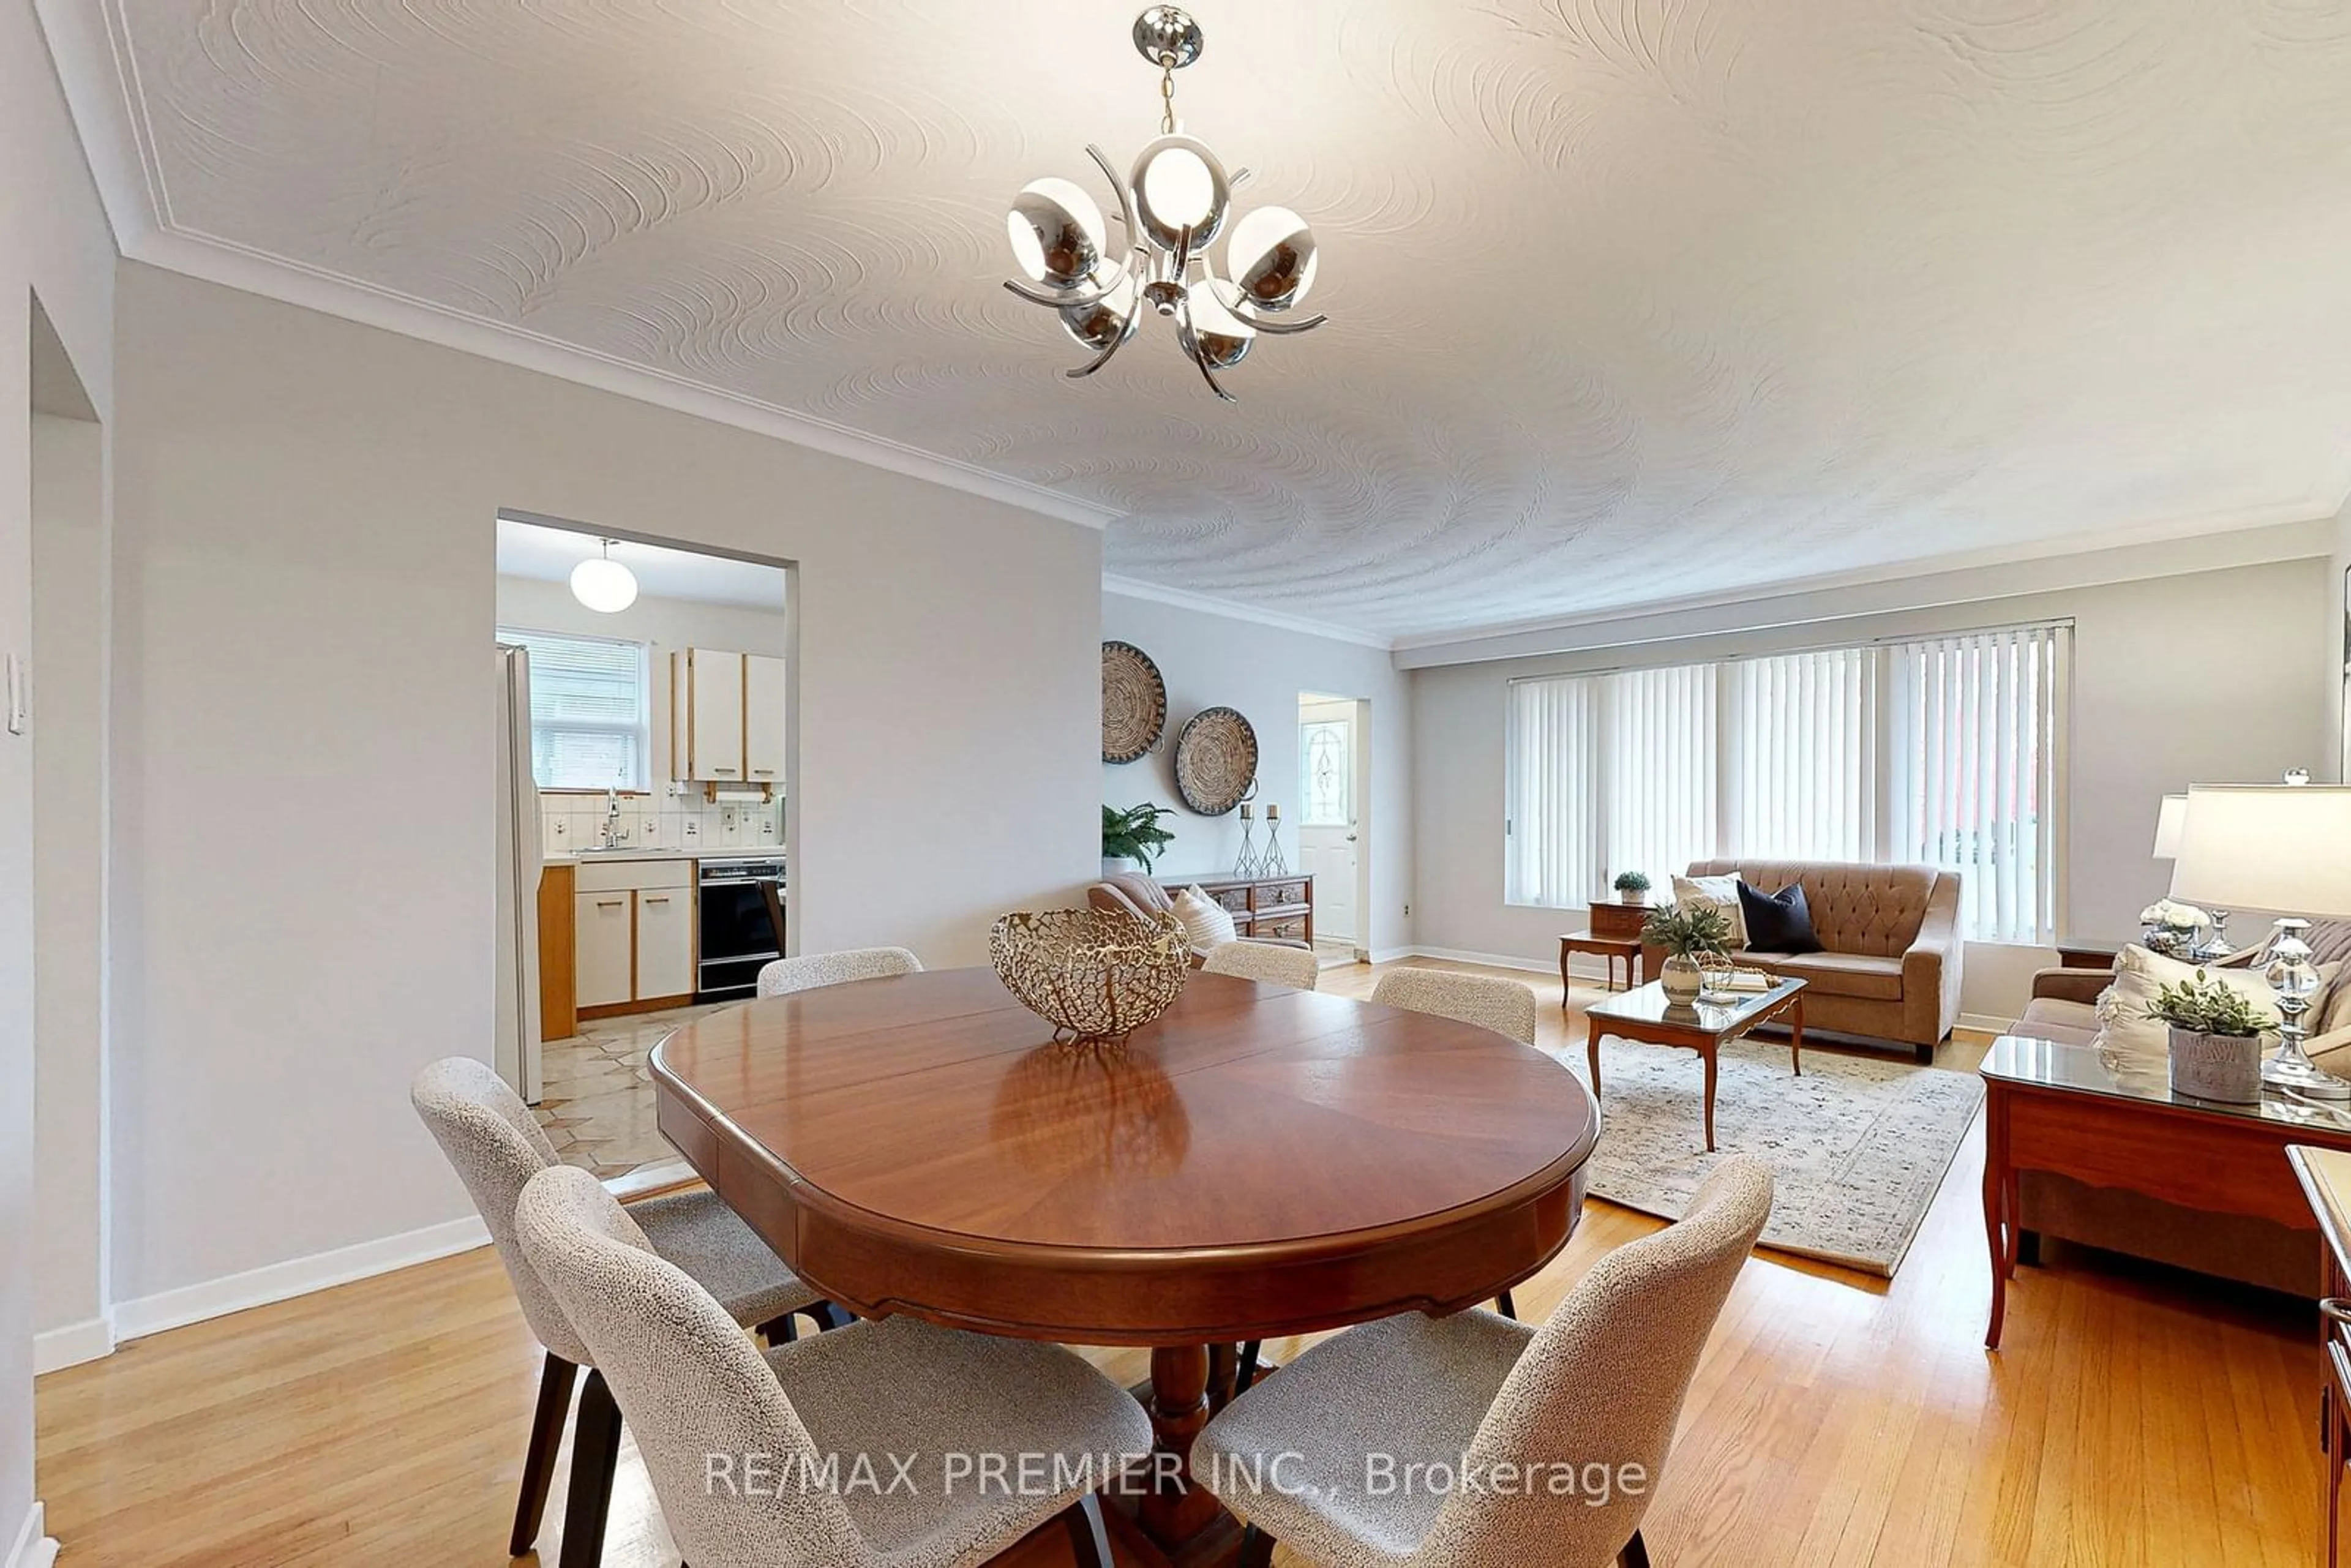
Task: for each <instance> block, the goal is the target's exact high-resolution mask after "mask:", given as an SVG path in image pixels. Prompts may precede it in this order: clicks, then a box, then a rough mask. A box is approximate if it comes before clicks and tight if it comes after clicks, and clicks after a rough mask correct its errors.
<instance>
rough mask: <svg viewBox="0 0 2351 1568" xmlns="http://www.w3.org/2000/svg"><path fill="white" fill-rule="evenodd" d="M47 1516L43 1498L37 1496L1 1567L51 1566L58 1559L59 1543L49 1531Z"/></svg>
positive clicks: (46, 1567) (39, 1567) (35, 1567)
mask: <svg viewBox="0 0 2351 1568" xmlns="http://www.w3.org/2000/svg"><path fill="white" fill-rule="evenodd" d="M46 1520H47V1513H46V1511H44V1510H43V1509H42V1507H41V1500H40V1499H38V1498H35V1499H34V1500H33V1506H32V1509H31V1510H30V1511H28V1512H27V1513H26V1515H25V1522H24V1524H23V1525H22V1526H20V1527H19V1528H18V1529H17V1531H16V1540H15V1542H12V1543H11V1544H10V1546H9V1548H8V1557H7V1561H6V1563H5V1564H0V1568H49V1564H50V1563H55V1562H56V1561H57V1542H55V1541H52V1540H51V1539H49V1537H48V1535H47V1524H46Z"/></svg>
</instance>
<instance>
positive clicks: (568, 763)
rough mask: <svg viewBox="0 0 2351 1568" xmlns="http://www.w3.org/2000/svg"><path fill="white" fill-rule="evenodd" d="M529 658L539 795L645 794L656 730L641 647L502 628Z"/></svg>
mask: <svg viewBox="0 0 2351 1568" xmlns="http://www.w3.org/2000/svg"><path fill="white" fill-rule="evenodd" d="M498 641H499V642H501V643H508V644H510V645H514V646H519V647H521V648H523V649H525V650H527V651H528V653H529V654H530V770H531V777H532V778H533V779H536V780H537V781H538V787H539V788H540V789H644V788H645V786H646V778H647V773H648V761H649V759H648V757H647V753H648V751H649V750H650V736H651V726H652V711H651V703H650V701H649V698H648V695H647V693H646V674H645V649H644V645H643V643H626V642H622V641H619V640H617V639H614V638H611V637H584V636H575V635H570V634H567V633H561V632H522V631H515V630H510V629H508V628H506V627H500V628H499V629H498Z"/></svg>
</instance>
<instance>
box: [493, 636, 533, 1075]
mask: <svg viewBox="0 0 2351 1568" xmlns="http://www.w3.org/2000/svg"><path fill="white" fill-rule="evenodd" d="M545 862H546V853H545V849H544V846H543V843H542V840H541V834H540V831H539V821H538V780H537V779H533V778H532V777H531V765H530V654H529V653H528V652H527V651H525V650H523V649H521V648H517V647H512V646H509V645H508V644H507V643H499V644H498V839H497V940H498V983H497V1034H496V1050H495V1051H494V1054H493V1055H492V1056H491V1058H490V1061H491V1063H492V1065H494V1066H495V1067H496V1069H497V1071H498V1076H499V1077H501V1078H503V1079H505V1080H506V1081H507V1082H508V1083H509V1084H511V1085H513V1086H514V1090H515V1092H516V1093H517V1094H520V1095H521V1096H522V1097H523V1098H524V1099H525V1100H526V1101H528V1102H529V1103H531V1104H534V1105H536V1104H538V1099H539V1093H540V1086H539V1046H540V1041H539V1038H538V1029H539V1018H538V878H539V873H540V871H541V869H542V868H543V867H544V865H545Z"/></svg>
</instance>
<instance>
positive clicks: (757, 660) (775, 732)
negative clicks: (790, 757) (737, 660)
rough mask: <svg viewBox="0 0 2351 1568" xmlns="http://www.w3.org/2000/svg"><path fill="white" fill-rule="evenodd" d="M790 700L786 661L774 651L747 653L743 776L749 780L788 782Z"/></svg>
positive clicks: (744, 690) (744, 670) (780, 785)
mask: <svg viewBox="0 0 2351 1568" xmlns="http://www.w3.org/2000/svg"><path fill="white" fill-rule="evenodd" d="M789 701H790V699H789V696H788V695H786V693H785V690H784V662H783V661H782V660H781V659H778V658H777V657H775V656H774V655H773V654H770V653H746V654H744V655H743V779H744V782H746V783H747V784H773V785H775V786H776V787H777V788H778V789H780V788H782V786H783V782H784V729H785V721H786V719H787V718H788V717H789V711H788V708H787V706H786V705H787V704H788V703H789Z"/></svg>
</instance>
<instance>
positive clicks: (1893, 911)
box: [1648, 860, 1965, 1061]
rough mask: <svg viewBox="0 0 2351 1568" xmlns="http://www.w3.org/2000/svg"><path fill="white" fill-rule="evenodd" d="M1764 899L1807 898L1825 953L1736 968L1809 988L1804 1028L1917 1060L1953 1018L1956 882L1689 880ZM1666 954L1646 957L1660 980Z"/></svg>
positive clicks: (1747, 871) (1928, 871)
mask: <svg viewBox="0 0 2351 1568" xmlns="http://www.w3.org/2000/svg"><path fill="white" fill-rule="evenodd" d="M1734 873H1735V874H1737V875H1738V877H1739V878H1740V881H1742V882H1744V883H1747V885H1748V886H1750V887H1752V888H1754V889H1756V890H1757V891H1758V892H1761V893H1777V892H1779V891H1780V890H1781V889H1782V888H1783V887H1785V886H1787V885H1788V884H1789V883H1797V884H1798V885H1800V886H1802V888H1803V890H1804V902H1805V903H1806V904H1809V905H1810V906H1811V907H1812V912H1813V930H1814V931H1815V932H1816V933H1818V934H1819V936H1820V939H1821V945H1822V946H1823V947H1825V948H1826V949H1827V951H1826V952H1823V953H1806V954H1802V955H1790V954H1784V953H1764V952H1748V953H1742V954H1741V955H1740V958H1741V960H1742V961H1743V962H1746V963H1750V964H1752V965H1754V966H1755V967H1757V968H1759V969H1768V970H1771V972H1772V973H1774V974H1781V975H1794V976H1798V977H1801V978H1802V979H1803V981H1804V982H1805V990H1804V1028H1805V1029H1807V1030H1816V1029H1817V1030H1831V1031H1833V1032H1834V1033H1837V1034H1852V1035H1860V1036H1863V1037H1865V1038H1866V1039H1870V1040H1897V1041H1900V1042H1901V1043H1903V1044H1906V1045H1908V1046H1911V1047H1913V1048H1914V1049H1916V1051H1917V1053H1918V1059H1919V1060H1920V1061H1931V1060H1933V1058H1934V1054H1935V1047H1936V1046H1938V1045H1939V1044H1941V1043H1942V1041H1943V1040H1945V1039H1946V1038H1948V1037H1949V1034H1950V1032H1951V1026H1952V1025H1953V1024H1955V1023H1957V1022H1958V1021H1959V969H1960V962H1961V958H1962V956H1963V955H1964V952H1965V946H1964V944H1962V943H1961V942H1960V940H1959V874H1958V873H1955V872H1948V871H1938V870H1937V869H1936V868H1935V867H1933V866H1925V865H1861V864H1847V863H1844V862H1835V861H1752V860H1712V861H1699V862H1698V863H1697V864H1695V865H1693V866H1691V867H1690V868H1689V874H1690V875H1691V876H1729V875H1731V874H1734ZM1661 958H1662V955H1661V954H1658V953H1655V952H1652V953H1651V954H1650V955H1649V961H1648V972H1649V973H1651V974H1655V973H1656V968H1657V965H1658V963H1659V962H1660V961H1661Z"/></svg>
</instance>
